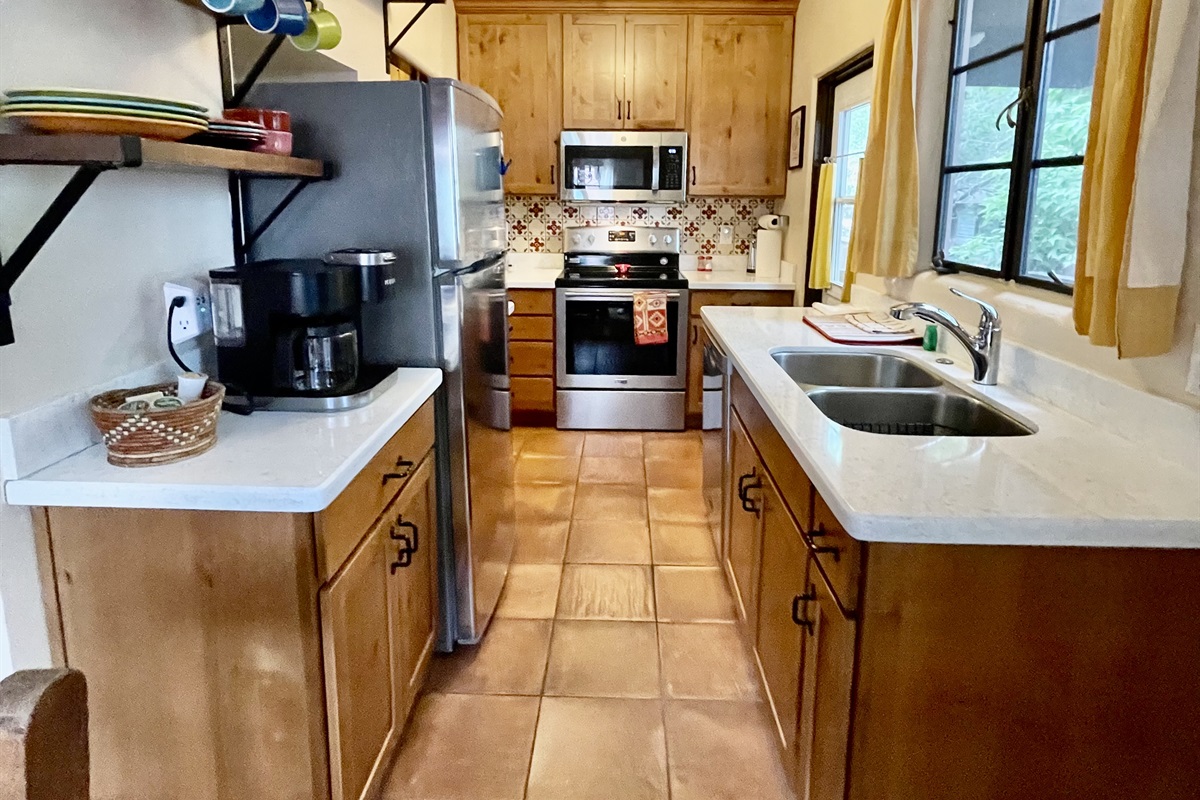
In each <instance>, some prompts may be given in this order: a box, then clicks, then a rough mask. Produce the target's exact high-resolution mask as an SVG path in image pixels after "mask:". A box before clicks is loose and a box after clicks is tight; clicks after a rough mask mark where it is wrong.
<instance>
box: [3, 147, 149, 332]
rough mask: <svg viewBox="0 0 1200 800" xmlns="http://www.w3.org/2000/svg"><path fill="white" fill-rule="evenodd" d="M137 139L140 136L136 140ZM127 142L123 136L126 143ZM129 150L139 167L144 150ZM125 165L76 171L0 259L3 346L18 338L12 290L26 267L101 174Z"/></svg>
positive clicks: (92, 166)
mask: <svg viewBox="0 0 1200 800" xmlns="http://www.w3.org/2000/svg"><path fill="white" fill-rule="evenodd" d="M132 141H133V142H135V143H136V142H137V139H136V138H134V139H132ZM125 143H126V140H125V139H122V145H124V144H125ZM123 150H124V151H125V153H126V157H127V158H126V160H127V161H128V160H130V159H133V160H136V163H132V164H125V166H136V165H137V164H140V163H141V151H140V149H138V150H137V152H136V153H131V152H130V151H129V150H128V149H127V148H124V147H123ZM120 166H123V165H122V164H117V163H90V164H83V165H81V166H80V167H79V168H78V169H76V170H75V174H74V175H72V176H71V179H70V180H69V181H67V185H66V186H64V187H63V188H62V189H61V190H59V192H58V195H57V196H56V197H55V198H54V200H52V201H51V202H50V205H49V206H48V207H47V208H46V210H45V211H44V212H43V213H42V216H41V217H40V218H39V219H38V221H37V222H35V223H34V224H33V227H32V228H31V229H30V230H29V233H27V234H25V238H24V239H22V240H21V243H20V244H18V245H17V247H16V249H15V250H13V254H12V257H11V258H9V259H8V261H5V262H0V346H4V345H7V344H12V343H13V342H14V341H15V338H14V335H13V326H12V295H11V294H10V292H11V291H12V288H13V285H14V284H16V282H17V279H18V278H20V277H21V275H22V274H23V273H24V272H25V268H26V267H28V266H29V264H30V262H32V261H33V259H34V257H35V256H36V255H37V254H38V253H39V252H40V251H41V249H42V248H43V247H44V246H45V245H46V242H48V241H49V240H50V237H51V236H53V235H54V232H55V231H56V230H58V226H59V225H61V224H62V222H63V220H65V219H66V218H67V215H68V214H70V213H71V210H72V209H74V208H75V206H76V205H77V204H78V203H79V201H80V200H82V199H83V196H84V195H85V194H86V193H87V190H88V189H90V188H91V186H92V184H93V183H95V181H96V178H98V177H100V173H102V172H107V171H108V170H111V169H117V168H118V167H120Z"/></svg>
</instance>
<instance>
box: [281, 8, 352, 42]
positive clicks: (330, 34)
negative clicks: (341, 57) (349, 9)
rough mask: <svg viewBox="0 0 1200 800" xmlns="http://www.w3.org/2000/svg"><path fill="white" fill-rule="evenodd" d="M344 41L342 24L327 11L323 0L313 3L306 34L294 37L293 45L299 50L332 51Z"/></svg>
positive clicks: (305, 30)
mask: <svg viewBox="0 0 1200 800" xmlns="http://www.w3.org/2000/svg"><path fill="white" fill-rule="evenodd" d="M341 41H342V23H340V22H338V18H337V17H335V16H334V15H333V12H332V11H327V10H326V9H325V6H324V4H322V3H321V0H317V2H315V3H313V10H312V13H311V14H309V15H308V27H306V28H305V29H304V33H302V34H300V35H299V36H293V37H292V44H293V45H295V47H296V49H297V50H304V51H309V50H332V49H333V48H335V47H337V46H338V43H340V42H341Z"/></svg>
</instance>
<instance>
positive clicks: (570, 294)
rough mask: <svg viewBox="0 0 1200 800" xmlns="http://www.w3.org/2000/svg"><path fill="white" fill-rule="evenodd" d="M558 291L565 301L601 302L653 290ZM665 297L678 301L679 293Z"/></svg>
mask: <svg viewBox="0 0 1200 800" xmlns="http://www.w3.org/2000/svg"><path fill="white" fill-rule="evenodd" d="M560 291H562V296H563V297H564V298H566V299H567V300H597V301H601V300H613V299H618V298H622V297H628V298H632V297H633V293H634V292H640V291H647V292H653V291H655V290H654V289H645V290H642V289H604V290H601V291H603V292H608V294H601V293H600V292H587V291H571V290H570V289H566V290H560ZM666 295H667V299H668V300H678V299H679V297H680V295H679V292H667V293H666Z"/></svg>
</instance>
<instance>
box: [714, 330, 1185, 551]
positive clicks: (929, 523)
mask: <svg viewBox="0 0 1200 800" xmlns="http://www.w3.org/2000/svg"><path fill="white" fill-rule="evenodd" d="M701 317H702V320H703V321H704V324H705V328H706V329H707V331H708V332H709V334H710V335H712V336H713V337H714V339H716V341H717V343H718V344H720V345H721V347H722V348H723V349H724V350H725V352H726V354H727V355H728V357H729V358H730V360H731V361H732V362H733V363H734V365H735V366H736V367H737V368H738V374H739V375H740V376H741V377H742V379H743V380H744V381H745V383H746V386H747V387H748V388H749V389H750V393H751V394H752V395H753V396H754V399H755V400H756V401H757V402H758V403H759V405H760V406H761V407H762V409H763V411H764V413H766V415H767V417H768V419H769V420H770V421H771V424H772V426H773V427H774V428H775V430H776V431H777V432H778V433H779V435H780V438H781V439H783V441H784V443H785V444H786V445H787V448H788V450H789V452H791V454H792V456H793V457H794V458H795V459H796V461H797V462H798V463H799V464H800V466H801V468H802V469H803V470H804V472H805V474H806V475H807V476H808V479H809V480H810V481H811V482H812V484H813V486H814V487H815V488H816V490H817V492H818V493H819V494H820V495H821V497H822V498H823V499H824V500H825V502H826V504H828V506H829V508H830V510H831V511H832V512H833V514H834V516H835V517H837V519H838V521H839V522H840V523H841V524H842V525H843V526H844V527H845V529H846V532H847V533H848V534H849V535H850V536H851V538H853V539H855V540H857V541H860V542H878V543H893V544H944V545H979V546H1004V545H1008V546H1026V547H1103V548H1113V549H1133V548H1148V549H1197V548H1200V527H1198V526H1197V522H1196V520H1192V519H1161V518H1156V519H1145V520H1140V519H1121V520H1114V519H1108V518H1103V517H1097V516H1079V517H1074V518H1072V517H1057V518H1053V519H1045V518H1020V517H1009V518H1004V519H1002V520H996V519H995V518H992V517H985V516H978V517H934V516H921V515H919V514H914V515H913V516H911V517H896V516H883V515H875V514H864V513H862V512H860V511H856V510H854V509H853V508H852V506H851V505H850V503H849V502H847V499H846V498H845V497H843V496H842V494H841V492H840V491H839V490H838V488H837V487H836V486H835V485H834V484H833V482H832V481H830V480H829V479H828V477H827V476H826V475H825V474H824V473H823V472H822V470H821V469H820V468H819V466H818V465H817V464H816V462H815V461H814V460H813V459H812V457H811V456H810V455H809V453H808V452H807V450H806V449H805V448H804V446H803V445H802V444H801V443H798V442H794V441H793V438H794V437H792V436H791V435H790V432H789V431H788V429H787V426H786V425H785V424H784V423H783V421H782V419H781V418H780V415H779V413H778V411H777V409H776V408H775V407H774V404H773V403H772V402H771V401H770V399H769V398H768V397H766V396H765V393H764V391H763V389H762V387H761V386H759V385H758V383H757V381H756V380H755V379H754V377H753V369H752V368H748V367H747V366H746V365H745V364H744V363H743V362H741V360H740V359H739V357H738V354H737V352H736V350H735V349H734V348H733V347H731V346H730V343H729V341H728V340H727V339H726V338H725V337H724V336H723V335H722V333H721V331H720V330H719V325H720V323H719V322H715V321H713V320H711V319H710V315H709V313H708V309H702V310H701ZM949 528H955V529H958V530H964V532H963V533H959V534H954V533H947V532H946V529H949ZM989 528H990V529H991V530H989ZM1048 529H1049V530H1050V533H1047V530H1048ZM1117 540H1130V541H1128V542H1126V541H1117Z"/></svg>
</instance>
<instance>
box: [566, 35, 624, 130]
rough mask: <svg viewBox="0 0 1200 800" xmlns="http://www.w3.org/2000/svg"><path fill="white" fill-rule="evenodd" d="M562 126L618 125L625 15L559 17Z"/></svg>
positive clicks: (621, 109)
mask: <svg viewBox="0 0 1200 800" xmlns="http://www.w3.org/2000/svg"><path fill="white" fill-rule="evenodd" d="M563 76H564V77H563V87H562V88H563V128H565V129H567V130H573V129H585V130H614V129H617V128H621V127H623V126H624V120H625V112H626V103H625V17H622V16H598V15H583V14H566V15H564V16H563Z"/></svg>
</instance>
